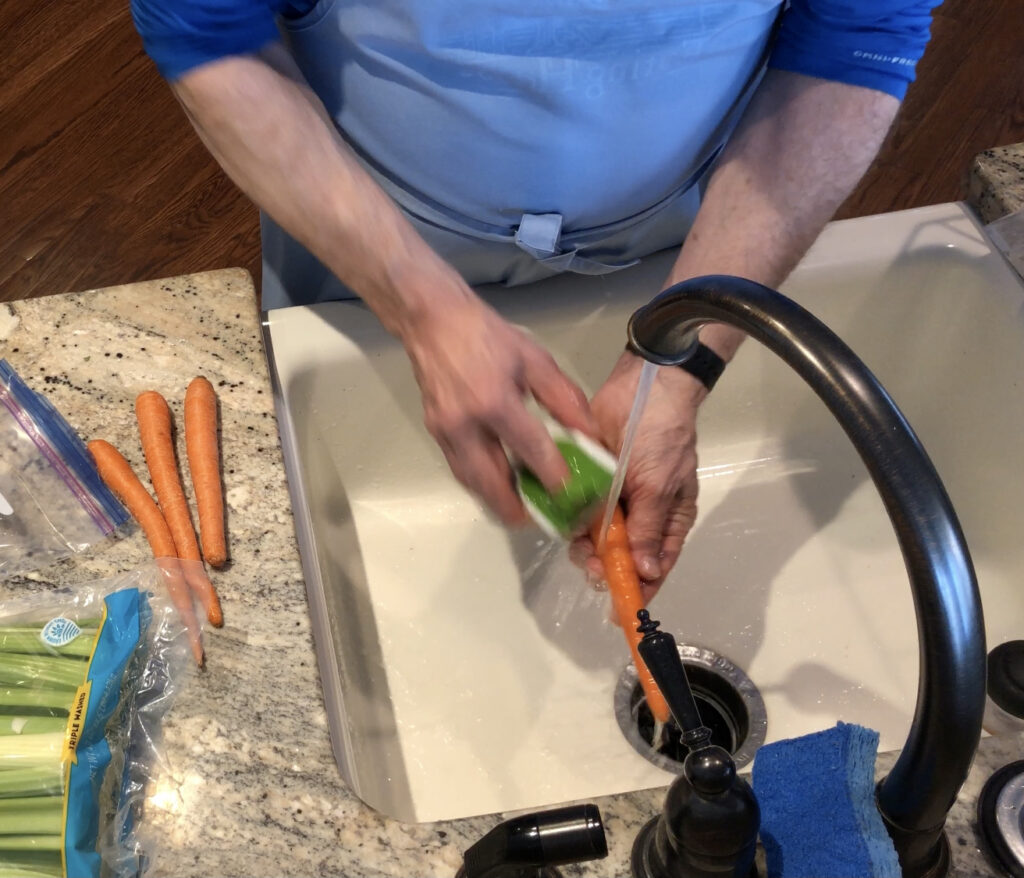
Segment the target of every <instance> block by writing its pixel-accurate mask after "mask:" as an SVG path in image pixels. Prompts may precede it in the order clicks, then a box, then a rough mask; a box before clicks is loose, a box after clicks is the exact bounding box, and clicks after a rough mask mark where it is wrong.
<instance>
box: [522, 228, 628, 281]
mask: <svg viewBox="0 0 1024 878" xmlns="http://www.w3.org/2000/svg"><path fill="white" fill-rule="evenodd" d="M561 237H562V215H561V214H560V213H524V214H523V217H522V219H521V220H520V221H519V227H518V228H517V229H516V234H515V243H516V246H517V247H518V248H519V249H520V250H524V251H526V252H527V253H529V254H530V255H531V256H532V257H533V258H534V259H536V260H537V262H539V263H540V264H541V265H543V266H545V267H547V268H550V269H551V270H552V271H557V272H563V271H571V272H573V273H574V274H590V275H600V274H611V273H612V272H613V271H619V270H620V269H622V268H629V267H630V266H631V265H636V264H637V263H638V262H639V261H640V260H639V259H629V260H627V261H625V262H602V261H600V260H598V259H591V258H588V257H586V256H580V255H579V250H578V248H573V249H572V250H565V251H563V250H562V247H561V243H560V240H561Z"/></svg>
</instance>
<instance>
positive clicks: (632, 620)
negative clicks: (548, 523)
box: [591, 506, 669, 722]
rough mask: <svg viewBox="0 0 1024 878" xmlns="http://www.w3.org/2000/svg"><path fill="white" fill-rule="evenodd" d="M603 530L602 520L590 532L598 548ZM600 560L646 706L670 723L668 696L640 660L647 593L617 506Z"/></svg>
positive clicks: (658, 718) (657, 718)
mask: <svg viewBox="0 0 1024 878" xmlns="http://www.w3.org/2000/svg"><path fill="white" fill-rule="evenodd" d="M600 530H601V517H599V518H598V519H597V520H596V521H595V522H594V525H593V527H592V528H591V538H592V539H593V541H594V545H595V546H596V545H598V539H599V537H600ZM599 557H600V559H601V563H602V564H603V565H604V577H605V582H607V583H608V592H609V594H610V595H611V597H612V608H613V609H614V611H615V618H616V619H617V620H618V622H619V626H620V627H621V628H622V630H623V631H624V632H625V634H626V640H627V641H628V642H629V651H630V652H631V653H632V654H633V664H634V665H636V672H637V676H638V677H639V678H640V685H641V686H642V687H643V690H644V695H645V696H646V697H647V706H648V707H649V708H650V709H651V713H652V714H653V715H654V718H655V719H656V720H657V721H658V722H668V718H669V709H668V702H667V701H665V696H664V695H662V694H661V690H660V689H659V688H658V684H657V683H655V682H654V677H653V676H652V675H651V672H650V671H649V670H647V665H645V664H644V660H643V659H642V658H640V652H639V650H638V649H637V646H638V644H639V643H640V640H641V639H642V637H643V635H642V634H640V633H639V632H638V631H637V630H636V626H637V620H636V614H637V611H638V610H642V609H643V608H644V593H643V590H642V589H641V587H640V577H639V576H637V573H636V565H634V564H633V553H632V552H630V550H629V536H628V535H627V534H626V519H625V517H624V516H623V515H622V510H621V509H620V508H619V507H618V506H616V507H615V511H614V513H613V514H612V521H611V524H610V525H609V527H608V533H607V535H606V536H605V540H604V546H603V547H602V549H601V551H600V552H599Z"/></svg>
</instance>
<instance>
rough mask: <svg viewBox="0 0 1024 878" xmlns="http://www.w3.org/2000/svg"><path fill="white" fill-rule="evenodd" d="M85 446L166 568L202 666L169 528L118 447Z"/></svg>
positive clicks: (100, 443) (188, 594)
mask: <svg viewBox="0 0 1024 878" xmlns="http://www.w3.org/2000/svg"><path fill="white" fill-rule="evenodd" d="M88 448H89V452H90V454H92V458H93V460H94V461H95V462H96V469H97V470H98V471H99V474H100V478H102V479H103V481H104V482H105V483H106V485H107V487H108V488H110V490H111V491H113V492H114V494H116V495H117V497H118V498H119V499H120V500H121V502H122V503H124V505H125V506H127V507H128V511H129V512H131V514H132V515H133V516H135V520H136V521H137V522H138V523H139V526H140V527H141V528H142V532H143V533H144V534H145V535H146V539H147V540H148V541H149V547H150V548H151V549H152V550H153V557H154V558H157V559H158V564H159V565H160V567H161V569H163V570H164V571H165V572H166V574H167V591H168V593H169V594H170V596H171V602H172V603H173V604H174V606H175V608H176V609H177V610H178V614H179V615H180V616H181V621H182V622H183V623H184V625H185V628H186V630H187V631H188V636H189V643H190V644H191V646H192V655H193V656H195V660H196V663H197V664H198V665H199V666H200V667H202V666H203V663H204V661H205V656H204V655H203V643H202V639H201V636H200V632H199V623H198V621H197V620H196V614H195V611H194V610H193V609H192V594H191V592H190V591H189V589H188V586H187V585H186V584H185V581H184V579H183V576H182V571H181V566H180V565H179V563H178V558H177V552H176V550H175V547H174V537H172V536H171V531H170V528H168V527H167V522H166V521H165V520H164V516H163V514H162V513H161V512H160V510H159V509H158V508H157V505H156V503H154V502H153V498H152V497H150V496H149V492H148V491H147V490H146V489H145V487H144V486H143V484H142V482H140V481H139V477H138V476H137V475H135V470H133V469H132V467H131V464H130V463H128V461H127V460H125V459H124V457H123V456H122V455H121V452H120V451H118V450H117V449H116V448H114V446H113V445H111V444H110V443H109V442H106V441H104V440H103V439H94V440H93V441H92V442H90V443H89V445H88Z"/></svg>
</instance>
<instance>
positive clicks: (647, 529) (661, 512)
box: [626, 491, 671, 580]
mask: <svg viewBox="0 0 1024 878" xmlns="http://www.w3.org/2000/svg"><path fill="white" fill-rule="evenodd" d="M670 499H671V498H670V497H669V496H663V495H662V494H661V493H660V492H657V491H637V492H635V493H632V494H630V496H629V507H628V510H627V513H626V532H627V533H628V534H629V548H630V550H631V551H632V553H633V563H634V564H636V570H637V573H639V574H640V578H641V579H646V580H654V579H659V578H661V573H662V571H661V559H660V557H659V555H660V553H661V545H662V541H663V539H664V533H665V520H666V519H667V518H668V513H669V505H670V503H669V501H670Z"/></svg>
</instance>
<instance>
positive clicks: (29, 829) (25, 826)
mask: <svg viewBox="0 0 1024 878" xmlns="http://www.w3.org/2000/svg"><path fill="white" fill-rule="evenodd" d="M40 798H41V799H42V800H43V801H44V802H52V803H53V804H52V805H50V806H49V807H46V808H33V809H31V810H28V811H22V812H21V813H20V814H4V815H3V819H2V820H0V839H2V838H3V837H4V836H5V835H60V832H61V827H63V825H64V801H63V799H61V798H59V797H56V796H40ZM0 801H3V800H2V799H0Z"/></svg>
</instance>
